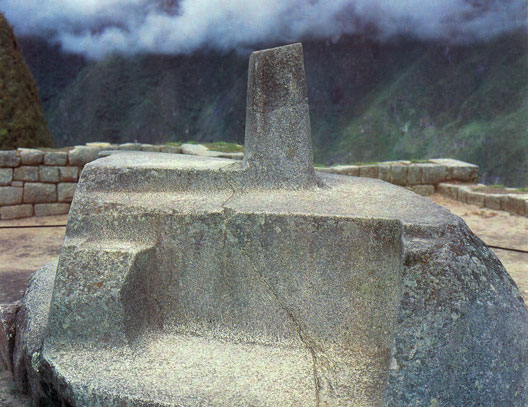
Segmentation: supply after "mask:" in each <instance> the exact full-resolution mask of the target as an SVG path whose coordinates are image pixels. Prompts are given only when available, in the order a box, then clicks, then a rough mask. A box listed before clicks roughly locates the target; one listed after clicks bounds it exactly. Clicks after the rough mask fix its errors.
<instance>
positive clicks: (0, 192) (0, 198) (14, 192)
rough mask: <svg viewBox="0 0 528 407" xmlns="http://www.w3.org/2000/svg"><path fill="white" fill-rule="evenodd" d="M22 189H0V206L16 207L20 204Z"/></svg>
mask: <svg viewBox="0 0 528 407" xmlns="http://www.w3.org/2000/svg"><path fill="white" fill-rule="evenodd" d="M22 192H23V189H22V188H20V187H0V205H16V204H19V203H21V202H22Z"/></svg>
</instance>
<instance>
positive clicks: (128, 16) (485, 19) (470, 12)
mask: <svg viewBox="0 0 528 407" xmlns="http://www.w3.org/2000/svg"><path fill="white" fill-rule="evenodd" d="M178 3H179V4H178ZM527 3H528V1H527V0H260V1H256V0H218V1H214V0H2V1H0V11H2V12H3V13H4V14H5V15H6V17H7V19H8V20H9V22H10V23H11V24H12V25H13V26H14V28H15V31H16V33H17V34H18V35H24V34H36V35H39V36H43V37H45V38H47V39H48V40H49V41H52V42H56V43H59V44H60V45H61V46H62V48H63V49H64V50H66V51H71V52H75V53H82V54H84V55H86V56H88V57H91V58H100V57H102V56H104V55H105V54H108V53H113V52H119V53H124V54H129V53H137V52H157V53H167V54H177V53H187V52H191V51H193V50H195V49H197V48H200V47H203V46H207V47H211V48H217V49H221V50H231V49H237V48H238V49H245V48H249V49H250V48H251V47H252V45H254V44H257V43H266V42H268V43H279V42H284V43H287V42H293V41H297V40H301V39H303V38H307V37H312V38H313V37H315V38H327V39H329V40H337V39H339V38H340V37H341V36H342V35H344V34H353V33H366V34H368V35H370V36H372V37H376V38H378V39H380V40H382V41H387V40H390V39H393V38H395V37H396V36H397V35H399V34H406V35H411V36H414V37H416V38H420V39H425V40H431V39H432V40H438V41H442V42H446V43H467V42H474V41H485V40H487V39H490V38H493V37H495V36H497V35H500V34H502V33H504V32H508V31H512V30H518V29H519V28H521V27H523V29H525V30H526V27H527V13H526V9H527Z"/></svg>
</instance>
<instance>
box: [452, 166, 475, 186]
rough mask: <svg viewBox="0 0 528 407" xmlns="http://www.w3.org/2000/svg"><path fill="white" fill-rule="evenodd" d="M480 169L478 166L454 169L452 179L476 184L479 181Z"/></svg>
mask: <svg viewBox="0 0 528 407" xmlns="http://www.w3.org/2000/svg"><path fill="white" fill-rule="evenodd" d="M478 173H479V167H478V166H476V165H468V166H465V167H462V166H459V167H452V168H451V179H454V180H457V181H463V182H472V183H476V182H477V181H478Z"/></svg>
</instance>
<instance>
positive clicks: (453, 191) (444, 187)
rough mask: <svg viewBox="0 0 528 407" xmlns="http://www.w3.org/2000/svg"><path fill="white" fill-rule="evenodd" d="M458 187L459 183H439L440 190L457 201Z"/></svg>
mask: <svg viewBox="0 0 528 407" xmlns="http://www.w3.org/2000/svg"><path fill="white" fill-rule="evenodd" d="M458 189H459V188H458V185H455V184H447V183H443V182H442V183H440V184H438V192H439V193H440V194H441V195H444V196H447V197H448V198H451V199H454V200H455V201H456V200H458Z"/></svg>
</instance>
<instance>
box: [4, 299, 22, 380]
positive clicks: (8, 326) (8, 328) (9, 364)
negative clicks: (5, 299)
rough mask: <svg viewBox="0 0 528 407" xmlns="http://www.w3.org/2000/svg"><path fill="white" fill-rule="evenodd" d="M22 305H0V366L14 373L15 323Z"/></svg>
mask: <svg viewBox="0 0 528 407" xmlns="http://www.w3.org/2000/svg"><path fill="white" fill-rule="evenodd" d="M19 308H20V304H19V303H18V302H15V303H13V304H0V366H3V367H4V369H8V370H9V371H11V372H13V349H14V347H15V322H16V314H17V312H18V310H19Z"/></svg>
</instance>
